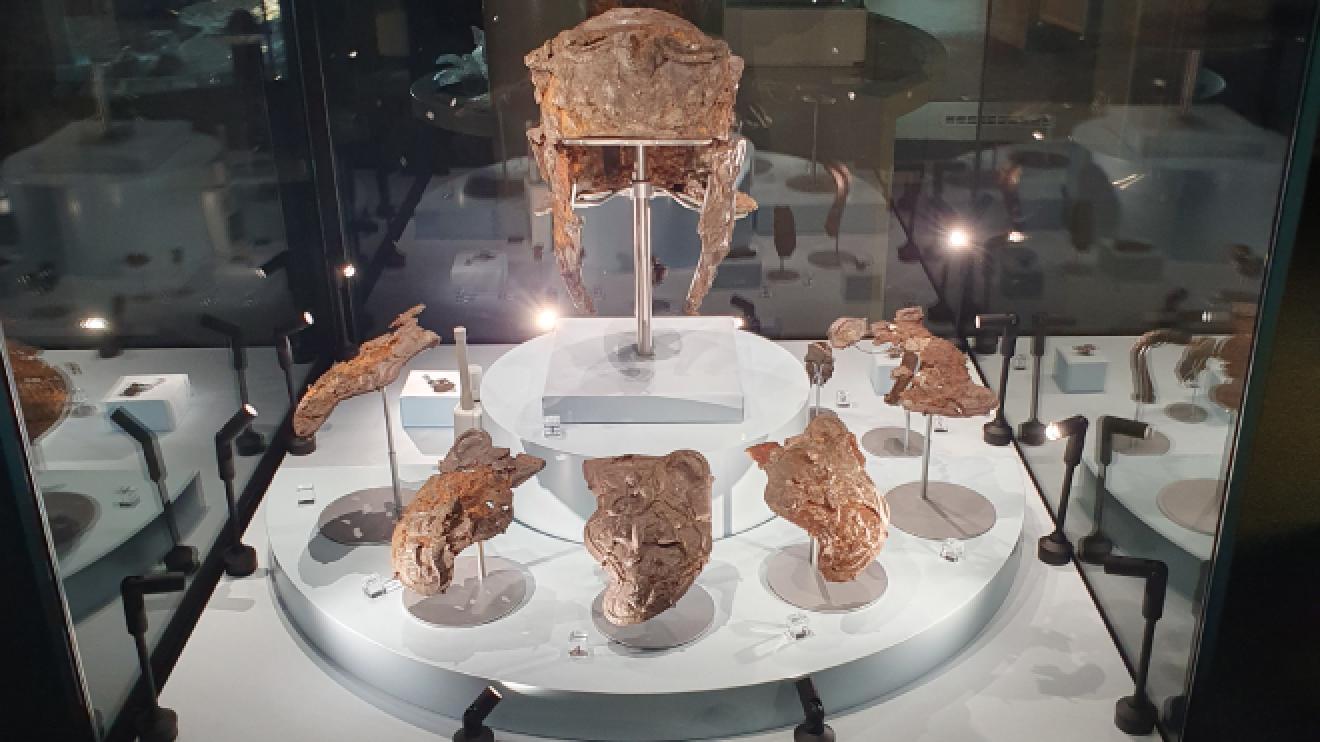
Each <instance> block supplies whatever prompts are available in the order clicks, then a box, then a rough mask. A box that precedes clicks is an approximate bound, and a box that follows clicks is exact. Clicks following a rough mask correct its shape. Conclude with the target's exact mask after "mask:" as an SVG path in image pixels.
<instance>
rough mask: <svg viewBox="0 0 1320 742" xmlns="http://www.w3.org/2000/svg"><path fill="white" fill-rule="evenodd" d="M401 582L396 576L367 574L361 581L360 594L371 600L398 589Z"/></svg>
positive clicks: (401, 584) (401, 585)
mask: <svg viewBox="0 0 1320 742" xmlns="http://www.w3.org/2000/svg"><path fill="white" fill-rule="evenodd" d="M402 587H403V583H402V582H399V580H398V578H396V577H382V576H381V575H367V578H366V579H365V580H363V581H362V594H363V595H365V596H367V598H369V599H371V600H375V599H376V598H383V597H385V596H386V595H389V594H390V593H392V592H394V591H395V590H399V589H401V588H402Z"/></svg>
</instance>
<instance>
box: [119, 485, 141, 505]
mask: <svg viewBox="0 0 1320 742" xmlns="http://www.w3.org/2000/svg"><path fill="white" fill-rule="evenodd" d="M139 502H142V495H141V494H140V493H139V492H138V490H137V487H133V486H131V485H124V486H123V487H118V488H116V489H115V504H116V505H118V506H119V507H121V508H131V507H136V506H137V504H138V503H139Z"/></svg>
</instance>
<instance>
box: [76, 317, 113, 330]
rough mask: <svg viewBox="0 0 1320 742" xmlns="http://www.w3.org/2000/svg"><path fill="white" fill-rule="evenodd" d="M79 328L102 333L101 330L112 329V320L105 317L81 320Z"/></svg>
mask: <svg viewBox="0 0 1320 742" xmlns="http://www.w3.org/2000/svg"><path fill="white" fill-rule="evenodd" d="M78 326H79V327H81V328H83V329H84V330H93V331H96V332H100V331H101V330H108V329H110V320H108V319H106V318H105V317H84V318H82V319H81V320H79V322H78Z"/></svg>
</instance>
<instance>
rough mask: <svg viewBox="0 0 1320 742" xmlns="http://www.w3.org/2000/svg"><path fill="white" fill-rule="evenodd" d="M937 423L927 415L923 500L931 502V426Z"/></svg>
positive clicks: (922, 479) (923, 451) (923, 450)
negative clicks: (929, 490) (929, 493)
mask: <svg viewBox="0 0 1320 742" xmlns="http://www.w3.org/2000/svg"><path fill="white" fill-rule="evenodd" d="M933 422H935V417H934V416H933V415H930V414H929V413H928V414H927V415H926V446H925V448H922V449H921V499H923V500H929V499H930V497H928V496H927V492H926V491H927V490H928V489H929V488H930V426H931V424H932V423H933Z"/></svg>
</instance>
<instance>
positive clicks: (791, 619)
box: [785, 613, 811, 641]
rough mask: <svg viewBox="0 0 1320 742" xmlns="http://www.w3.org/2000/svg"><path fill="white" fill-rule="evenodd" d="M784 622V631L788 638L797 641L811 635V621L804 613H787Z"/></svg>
mask: <svg viewBox="0 0 1320 742" xmlns="http://www.w3.org/2000/svg"><path fill="white" fill-rule="evenodd" d="M785 624H786V625H787V626H788V630H787V631H786V632H785V633H786V634H788V638H789V639H792V640H794V641H799V640H802V639H806V638H807V637H809V636H811V623H810V620H809V619H808V618H807V614H805V613H790V614H788V619H787V620H786V621H785Z"/></svg>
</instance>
